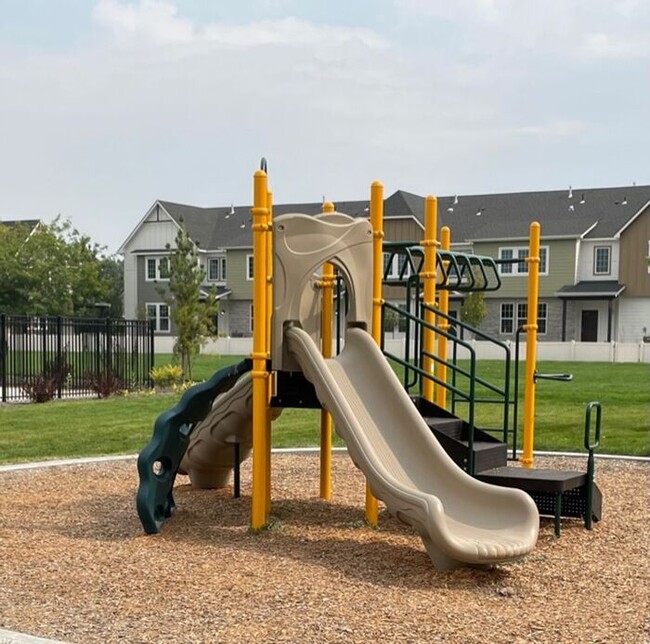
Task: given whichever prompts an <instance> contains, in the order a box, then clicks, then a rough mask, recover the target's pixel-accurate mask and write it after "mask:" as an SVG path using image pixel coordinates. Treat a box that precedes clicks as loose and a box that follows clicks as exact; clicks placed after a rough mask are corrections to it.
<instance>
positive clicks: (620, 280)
mask: <svg viewBox="0 0 650 644" xmlns="http://www.w3.org/2000/svg"><path fill="white" fill-rule="evenodd" d="M336 207H337V210H338V211H340V212H344V213H347V214H349V215H351V216H354V217H367V216H368V201H364V200H361V201H346V202H337V203H336ZM273 210H274V214H275V215H276V216H277V215H280V214H284V213H288V212H302V213H306V214H312V215H313V214H316V213H318V212H320V211H321V204H320V203H303V204H279V205H274V209H273ZM384 213H385V226H384V228H385V239H386V240H388V241H411V242H413V243H415V244H417V243H418V242H419V241H420V240H421V239H422V236H423V231H424V221H423V217H424V215H423V213H424V197H422V196H419V195H414V194H411V193H408V192H405V191H402V190H398V191H397V192H395V193H393V194H392V195H390V196H389V197H387V198H386V200H385V203H384ZM438 213H439V214H438V221H439V226H440V227H442V226H443V225H447V226H449V227H450V228H451V231H452V250H462V251H464V252H473V253H475V254H480V255H489V256H491V257H494V258H502V259H516V258H520V257H521V258H523V257H525V256H526V254H527V252H528V228H529V225H530V222H531V221H533V220H537V221H539V222H540V223H541V226H542V264H541V271H540V273H541V274H540V307H539V311H538V313H539V319H540V329H539V339H540V341H544V340H549V341H551V340H553V341H557V340H576V341H583V342H586V341H601V342H602V341H618V342H641V341H642V340H643V338H644V337H648V336H650V268H649V267H648V263H647V259H646V258H647V257H648V256H649V255H650V186H629V187H620V188H589V189H573V190H571V189H569V190H562V191H545V192H526V193H509V194H495V195H471V196H446V197H440V198H439V200H438ZM181 225H184V226H185V228H186V229H187V231H188V234H189V236H190V238H191V239H192V240H193V241H194V242H195V243H196V245H197V248H198V250H199V255H200V257H201V262H202V264H203V266H204V268H205V271H206V281H205V287H206V289H208V288H210V287H215V288H216V290H217V294H218V297H219V298H220V314H219V318H218V330H219V334H220V335H223V336H231V337H246V336H250V335H251V320H252V316H251V306H252V231H251V215H250V206H236V207H233V206H223V207H211V208H201V207H196V206H190V205H185V204H178V203H173V202H169V201H162V200H159V201H156V202H155V203H154V204H153V205H152V206H151V208H150V209H149V210H148V211H147V213H146V214H145V215H144V217H143V218H142V219H141V220H140V222H139V223H138V224H137V226H136V227H135V228H134V230H133V231H132V233H131V234H130V235H129V237H128V238H127V239H126V240H125V242H124V243H123V244H122V246H121V248H120V250H119V252H120V253H121V254H122V255H123V256H124V275H125V286H124V314H125V316H126V317H148V318H150V319H153V320H154V321H155V324H156V331H157V333H159V334H167V335H173V332H174V329H173V326H172V323H171V320H170V311H169V308H168V306H167V304H165V302H164V298H163V297H162V296H161V295H160V290H161V289H164V288H165V281H166V280H165V275H166V270H167V261H168V260H167V257H168V254H169V252H168V251H167V250H166V246H167V244H170V245H172V246H173V244H174V239H175V237H176V233H177V231H178V229H179V227H180V226H181ZM501 278H502V288H501V289H500V290H499V291H496V292H489V293H486V302H487V305H488V316H487V318H486V319H485V320H484V322H483V324H482V329H483V330H484V331H486V332H488V333H490V334H493V335H495V336H497V337H501V338H502V339H511V338H513V337H514V332H515V330H516V329H517V327H518V326H519V325H520V324H521V323H522V321H523V320H524V319H525V318H526V314H527V309H526V292H527V273H526V264H524V263H521V264H511V265H502V266H501ZM393 296H397V294H396V293H395V291H389V292H387V293H386V299H393ZM461 303H462V299H461V298H460V297H454V298H452V305H451V309H452V312H455V313H456V314H458V311H459V309H460V305H461Z"/></svg>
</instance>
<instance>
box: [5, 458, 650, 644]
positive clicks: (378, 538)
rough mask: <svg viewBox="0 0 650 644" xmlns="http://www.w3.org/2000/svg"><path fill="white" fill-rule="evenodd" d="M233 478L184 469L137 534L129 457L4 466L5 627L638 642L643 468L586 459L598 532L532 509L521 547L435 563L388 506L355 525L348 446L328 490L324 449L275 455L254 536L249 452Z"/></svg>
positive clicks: (649, 484)
mask: <svg viewBox="0 0 650 644" xmlns="http://www.w3.org/2000/svg"><path fill="white" fill-rule="evenodd" d="M536 465H538V466H540V467H561V468H564V469H582V468H583V467H584V459H568V458H564V459H548V458H538V459H537V460H536ZM242 474H243V488H242V491H243V496H242V498H240V499H232V498H231V490H230V489H228V490H220V491H200V490H193V489H191V488H190V487H188V486H187V485H185V483H186V479H185V478H184V477H179V481H178V486H179V487H178V488H177V490H176V501H177V505H178V509H177V512H176V514H175V515H174V517H173V518H172V519H170V520H168V521H167V523H166V524H165V525H164V526H163V530H162V533H161V534H159V535H155V536H147V535H145V534H144V533H143V531H142V528H141V526H140V523H139V521H138V518H137V515H136V513H135V507H134V496H135V490H136V488H137V485H138V480H137V475H136V471H135V462H133V461H122V462H111V463H102V464H96V465H75V466H66V467H55V468H48V469H40V470H25V471H16V472H3V473H0V483H1V484H2V490H3V493H2V495H1V496H0V580H1V583H0V628H7V629H12V630H19V631H23V632H28V633H32V634H36V635H40V636H42V637H50V638H57V639H61V640H65V641H68V642H79V643H86V642H88V643H90V642H117V641H122V642H247V641H254V640H257V641H269V642H339V641H341V642H369V641H373V640H374V641H377V642H387V641H399V642H530V641H534V642H553V643H554V644H555V643H557V642H607V643H610V642H641V641H648V639H649V636H650V633H649V631H648V630H647V629H648V622H647V620H648V614H649V607H650V598H649V595H650V571H649V568H650V563H649V552H648V544H649V539H650V527H649V526H650V522H649V502H650V465H649V464H648V463H640V462H631V461H620V460H618V461H613V460H599V461H598V463H597V470H596V478H597V481H598V484H599V486H600V487H601V489H602V491H603V496H604V503H603V521H602V522H600V523H597V524H595V527H594V530H593V531H591V532H590V531H587V530H585V529H584V526H583V523H582V522H580V521H578V520H565V521H564V522H563V530H562V537H561V538H560V539H556V538H555V537H554V535H553V522H552V519H545V518H544V519H542V524H541V530H540V536H539V541H538V545H537V548H536V549H535V551H534V552H533V553H532V554H531V555H530V556H529V557H527V558H526V559H525V560H523V561H521V562H518V563H514V564H509V565H502V566H499V567H497V568H496V569H493V570H489V571H483V570H474V569H469V568H465V569H459V570H456V571H452V572H446V573H443V572H438V571H436V570H435V569H434V568H433V566H432V564H431V562H430V560H429V558H428V557H427V555H426V554H425V552H424V548H423V546H422V544H421V541H420V539H419V538H418V537H416V536H415V535H414V533H413V532H412V530H411V529H409V528H408V527H405V526H402V525H401V524H399V523H398V522H397V521H395V520H394V519H392V518H390V517H388V516H386V515H385V513H382V516H381V519H380V525H381V527H380V529H379V530H371V529H369V528H368V527H366V526H365V525H364V523H363V499H364V481H363V478H362V476H361V474H360V472H358V471H357V470H356V469H355V468H354V466H353V465H352V463H351V462H350V460H349V459H348V458H347V457H346V456H345V455H344V454H337V455H335V456H334V465H333V483H334V494H335V498H334V500H333V501H332V502H331V503H327V502H324V501H321V500H319V499H318V498H317V494H318V477H319V472H318V457H316V456H307V455H284V454H283V455H274V457H273V499H274V504H273V512H272V522H271V526H270V528H269V529H268V530H266V531H264V532H263V533H261V534H258V535H253V534H251V533H250V532H249V530H248V524H249V511H250V496H249V493H250V466H249V464H247V465H246V466H245V467H244V469H243V473H242ZM644 627H645V630H644Z"/></svg>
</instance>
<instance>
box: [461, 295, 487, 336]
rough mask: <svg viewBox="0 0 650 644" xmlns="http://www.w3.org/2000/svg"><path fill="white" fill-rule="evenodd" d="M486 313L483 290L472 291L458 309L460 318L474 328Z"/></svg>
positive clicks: (479, 323) (479, 324)
mask: <svg viewBox="0 0 650 644" xmlns="http://www.w3.org/2000/svg"><path fill="white" fill-rule="evenodd" d="M486 315H487V306H486V304H485V297H484V296H483V291H472V292H471V293H470V294H469V295H468V296H467V297H466V298H465V301H464V302H463V306H462V307H461V309H460V319H461V320H462V321H463V322H467V324H469V325H471V326H473V327H474V328H478V327H479V326H481V322H483V320H484V319H485V316H486Z"/></svg>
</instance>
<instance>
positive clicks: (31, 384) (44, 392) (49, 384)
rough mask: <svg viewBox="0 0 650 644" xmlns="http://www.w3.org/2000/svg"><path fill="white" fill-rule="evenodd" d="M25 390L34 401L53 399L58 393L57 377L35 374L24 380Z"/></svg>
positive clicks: (40, 401)
mask: <svg viewBox="0 0 650 644" xmlns="http://www.w3.org/2000/svg"><path fill="white" fill-rule="evenodd" d="M23 390H24V391H25V393H26V394H27V395H28V396H29V399H30V400H31V401H32V402H35V403H44V402H47V401H48V400H52V398H54V394H55V393H56V390H57V382H56V378H53V377H49V376H44V375H43V374H41V375H39V376H34V377H33V378H29V379H27V380H25V381H24V382H23Z"/></svg>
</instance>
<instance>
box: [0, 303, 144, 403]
mask: <svg viewBox="0 0 650 644" xmlns="http://www.w3.org/2000/svg"><path fill="white" fill-rule="evenodd" d="M153 332H154V329H153V325H152V323H151V322H149V321H146V320H112V319H95V318H67V317H33V316H18V315H0V399H1V400H2V402H7V401H18V400H36V399H37V396H38V395H39V393H40V394H45V395H46V397H45V398H44V399H47V398H48V397H49V398H76V397H86V396H96V397H101V396H104V395H107V394H108V393H114V392H115V391H117V390H128V391H134V390H138V389H142V388H145V387H150V386H151V377H150V373H151V369H152V367H153V364H154V362H153V361H154V346H153V337H154V336H153Z"/></svg>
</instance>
